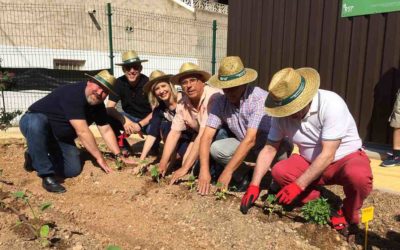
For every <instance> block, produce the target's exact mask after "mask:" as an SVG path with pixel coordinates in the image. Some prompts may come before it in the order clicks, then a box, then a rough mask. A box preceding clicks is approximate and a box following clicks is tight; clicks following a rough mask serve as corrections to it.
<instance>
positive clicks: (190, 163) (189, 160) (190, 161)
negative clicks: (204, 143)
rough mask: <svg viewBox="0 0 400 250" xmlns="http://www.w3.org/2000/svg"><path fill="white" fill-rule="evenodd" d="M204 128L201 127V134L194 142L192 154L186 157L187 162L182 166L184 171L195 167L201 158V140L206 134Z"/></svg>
mask: <svg viewBox="0 0 400 250" xmlns="http://www.w3.org/2000/svg"><path fill="white" fill-rule="evenodd" d="M204 129H205V128H204V127H201V128H200V130H199V133H198V134H197V136H196V139H195V140H194V142H193V145H192V148H191V149H190V152H189V154H188V156H187V157H186V159H185V161H184V162H183V164H182V167H181V168H183V169H187V170H188V171H189V169H190V168H191V167H192V166H193V164H194V162H195V161H196V160H197V159H198V157H199V148H200V139H201V136H202V135H203V132H204Z"/></svg>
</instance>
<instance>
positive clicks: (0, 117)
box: [0, 108, 22, 130]
mask: <svg viewBox="0 0 400 250" xmlns="http://www.w3.org/2000/svg"><path fill="white" fill-rule="evenodd" d="M20 114H22V112H21V111H20V110H17V111H14V112H6V110H5V109H4V108H1V109H0V130H7V129H8V128H9V127H11V126H12V124H11V121H12V120H13V119H14V118H15V117H17V116H19V115H20Z"/></svg>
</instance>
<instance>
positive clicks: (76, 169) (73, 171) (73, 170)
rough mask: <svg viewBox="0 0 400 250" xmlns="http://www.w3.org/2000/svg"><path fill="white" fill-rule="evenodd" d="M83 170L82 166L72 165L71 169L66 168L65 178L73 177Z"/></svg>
mask: <svg viewBox="0 0 400 250" xmlns="http://www.w3.org/2000/svg"><path fill="white" fill-rule="evenodd" d="M81 172H82V166H81V165H79V166H74V167H70V168H69V169H64V177H65V178H72V177H76V176H78V175H80V174H81Z"/></svg>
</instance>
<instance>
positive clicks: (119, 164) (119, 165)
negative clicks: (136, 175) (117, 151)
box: [115, 157, 126, 170]
mask: <svg viewBox="0 0 400 250" xmlns="http://www.w3.org/2000/svg"><path fill="white" fill-rule="evenodd" d="M123 168H126V164H125V162H123V161H122V159H121V158H119V157H116V159H115V169H116V170H122V169H123Z"/></svg>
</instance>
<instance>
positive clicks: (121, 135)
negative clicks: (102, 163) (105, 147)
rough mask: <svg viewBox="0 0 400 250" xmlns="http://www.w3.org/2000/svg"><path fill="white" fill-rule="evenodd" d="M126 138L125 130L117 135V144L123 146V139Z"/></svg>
mask: <svg viewBox="0 0 400 250" xmlns="http://www.w3.org/2000/svg"><path fill="white" fill-rule="evenodd" d="M125 138H127V136H126V134H125V132H123V133H122V134H120V135H119V136H118V146H119V147H120V148H122V147H123V146H124V139H125Z"/></svg>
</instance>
